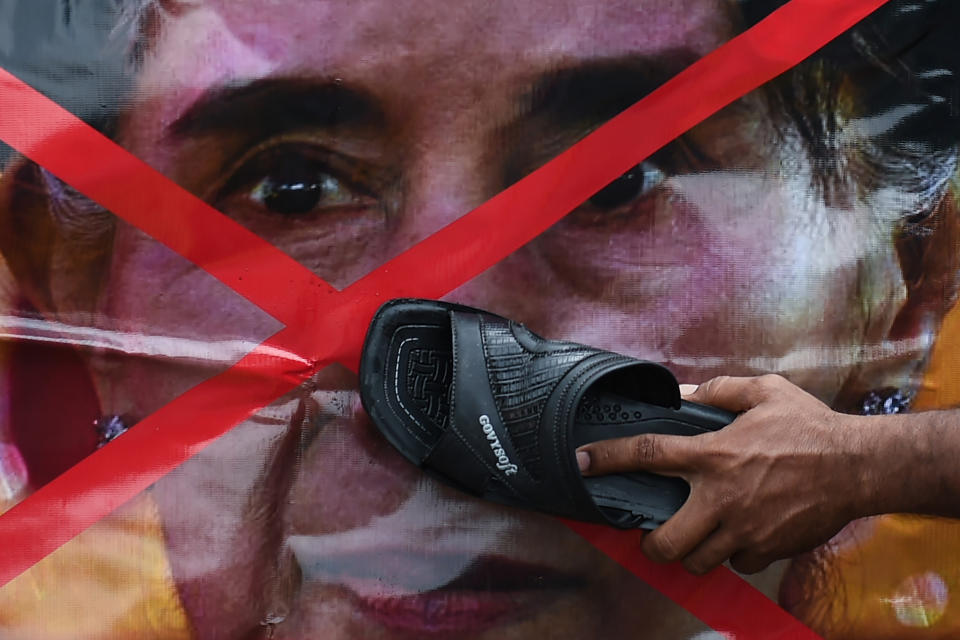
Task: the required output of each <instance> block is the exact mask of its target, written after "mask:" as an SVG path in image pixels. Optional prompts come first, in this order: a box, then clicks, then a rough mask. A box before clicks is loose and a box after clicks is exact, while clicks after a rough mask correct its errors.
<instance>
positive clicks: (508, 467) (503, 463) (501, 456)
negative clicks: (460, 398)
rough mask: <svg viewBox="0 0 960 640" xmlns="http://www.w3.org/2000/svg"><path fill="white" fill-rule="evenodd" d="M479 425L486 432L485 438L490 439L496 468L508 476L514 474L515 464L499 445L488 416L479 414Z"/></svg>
mask: <svg viewBox="0 0 960 640" xmlns="http://www.w3.org/2000/svg"><path fill="white" fill-rule="evenodd" d="M480 426H482V427H483V433H484V434H486V436H487V440H489V441H490V448H491V449H493V455H495V456H497V469H500V470H501V471H503V473H504V474H506V475H508V476H512V475H514V474H515V473H516V472H517V465H515V464H513V463H512V462H510V458H508V457H507V452H506V451H504V450H503V447H502V446H500V438H498V437H497V434H496V432H495V431H494V430H493V425H492V424H490V418H488V417H487V416H486V415H482V416H480Z"/></svg>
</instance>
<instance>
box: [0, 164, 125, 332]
mask: <svg viewBox="0 0 960 640" xmlns="http://www.w3.org/2000/svg"><path fill="white" fill-rule="evenodd" d="M54 185H56V189H57V190H58V191H59V193H52V192H51V191H52V190H53V189H54ZM71 202H81V203H83V205H84V206H83V207H81V208H82V209H83V210H85V211H88V212H89V211H91V210H96V209H97V208H96V207H95V206H94V205H93V203H91V202H90V201H89V200H86V199H84V198H83V197H82V196H80V195H79V194H75V192H73V193H69V192H68V190H67V187H66V186H65V185H63V184H62V183H60V182H59V181H57V180H56V178H53V177H52V176H50V175H49V174H45V173H44V172H43V170H42V169H40V168H39V167H38V166H37V165H35V164H34V163H32V162H30V161H28V160H24V159H19V160H15V161H14V162H13V163H12V164H10V165H9V166H8V167H7V170H6V171H5V172H4V173H3V174H2V177H0V255H2V256H3V259H4V260H5V261H6V263H7V266H8V267H9V269H10V271H11V273H12V274H13V277H14V279H15V281H16V283H17V287H18V289H19V293H20V294H21V296H22V297H23V298H24V299H25V301H26V302H27V303H28V304H29V305H30V306H31V307H33V308H34V309H36V310H37V311H40V312H41V313H42V314H44V315H47V316H54V315H59V314H62V313H70V312H81V313H82V312H88V313H89V312H92V311H93V310H94V307H95V304H96V300H97V298H98V296H99V292H100V287H101V285H102V282H103V280H104V276H105V274H106V267H107V260H108V259H109V250H110V244H111V242H112V236H113V231H112V224H108V225H105V224H104V222H103V220H104V219H107V220H109V219H110V216H109V214H107V213H105V212H103V210H102V209H100V210H99V211H98V213H97V214H96V215H95V218H96V219H92V220H90V222H91V224H92V225H93V226H94V227H96V228H95V229H91V228H89V227H88V226H87V225H86V222H87V221H86V220H85V219H84V218H83V216H81V215H75V216H72V217H71V216H69V215H58V212H59V214H63V212H64V211H65V210H66V209H69V208H70V207H71V206H72V205H71Z"/></svg>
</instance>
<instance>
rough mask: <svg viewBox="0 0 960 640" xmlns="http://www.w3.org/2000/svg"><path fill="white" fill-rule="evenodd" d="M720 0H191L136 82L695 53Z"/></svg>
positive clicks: (368, 74)
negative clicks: (520, 0)
mask: <svg viewBox="0 0 960 640" xmlns="http://www.w3.org/2000/svg"><path fill="white" fill-rule="evenodd" d="M727 2H728V0H609V1H604V2H584V1H583V0H527V1H525V2H516V1H515V0H509V1H507V0H457V1H456V2H451V1H449V0H405V1H400V0H319V1H309V0H194V1H193V2H191V3H189V4H188V5H186V7H185V10H179V11H175V12H173V14H174V15H172V16H171V17H170V18H169V19H167V20H166V22H165V25H164V29H163V32H162V34H163V35H162V36H161V38H160V40H159V41H158V42H157V43H156V46H155V47H154V50H153V54H152V55H151V56H150V58H149V60H148V63H147V65H146V67H145V70H144V74H143V76H142V84H143V85H145V86H144V87H143V88H147V89H148V88H149V87H150V85H151V84H154V83H156V84H161V83H162V84H164V85H166V88H167V89H168V90H169V88H170V85H171V84H180V85H188V86H202V85H210V84H213V83H217V82H222V81H229V80H235V79H241V78H250V77H264V76H269V75H292V74H296V75H316V76H328V77H340V76H344V77H346V76H351V77H350V78H349V79H350V80H352V81H357V80H360V81H363V80H364V79H368V80H370V81H371V82H376V81H378V80H383V79H384V78H388V79H392V81H394V82H400V81H413V82H415V81H416V79H415V78H411V77H409V76H410V75H416V76H419V77H420V78H421V79H422V77H423V75H424V74H428V75H429V74H437V75H443V76H451V75H455V76H459V77H463V78H468V77H475V76H477V75H478V74H479V75H481V76H484V77H490V78H493V77H494V76H498V75H501V76H502V75H511V74H515V73H522V72H523V70H528V71H533V70H535V69H537V68H538V67H541V66H551V65H567V64H571V63H574V62H575V61H578V60H584V59H602V58H612V57H620V56H625V55H637V56H648V55H649V56H653V55H656V54H657V53H660V52H665V51H670V50H680V49H687V50H690V51H692V52H695V53H699V54H701V55H702V54H704V53H707V52H708V51H710V50H711V49H713V48H715V47H716V46H717V45H719V44H720V43H721V42H723V41H724V40H726V39H727V37H728V35H729V32H730V25H729V13H728V8H727ZM398 73H400V74H401V75H399V76H398V75H397V74H398ZM403 74H405V75H406V76H407V77H403ZM460 74H465V75H460Z"/></svg>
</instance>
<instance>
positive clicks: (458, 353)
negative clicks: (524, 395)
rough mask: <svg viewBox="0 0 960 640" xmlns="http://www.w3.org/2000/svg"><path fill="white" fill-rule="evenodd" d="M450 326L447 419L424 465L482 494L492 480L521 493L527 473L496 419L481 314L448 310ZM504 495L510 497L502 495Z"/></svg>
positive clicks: (496, 411)
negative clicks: (448, 414)
mask: <svg viewBox="0 0 960 640" xmlns="http://www.w3.org/2000/svg"><path fill="white" fill-rule="evenodd" d="M450 324H451V327H452V330H453V384H452V386H451V389H450V422H449V426H448V428H447V430H446V431H445V432H444V434H443V435H442V436H441V438H440V439H439V441H438V442H437V444H436V446H435V447H434V449H433V451H431V452H430V455H429V456H427V459H426V460H425V461H424V462H425V464H426V465H427V466H429V467H431V468H433V469H435V470H436V471H438V472H440V473H442V474H443V475H445V476H447V477H449V478H451V479H454V480H455V481H458V482H460V483H463V484H464V485H466V486H469V487H475V488H479V489H480V490H479V491H477V490H473V491H471V493H474V494H476V495H486V494H487V490H488V489H491V488H493V487H491V484H492V482H493V481H496V483H495V484H496V485H500V486H497V492H498V493H501V492H502V491H503V489H502V488H501V486H505V488H507V489H508V491H509V493H513V494H516V495H518V496H519V494H520V493H523V491H522V490H521V487H523V485H527V486H529V483H530V482H531V479H530V476H529V475H528V474H527V473H526V471H525V470H524V469H523V467H522V465H521V463H520V457H519V456H518V455H517V452H516V449H515V448H514V446H513V443H512V442H511V440H510V435H509V434H508V433H507V430H506V428H505V427H504V424H503V421H502V420H501V418H500V412H499V410H498V409H497V404H496V402H495V400H494V396H493V392H492V390H491V388H490V377H489V375H488V372H487V361H486V351H485V348H484V341H483V335H482V330H483V327H482V323H481V319H480V316H479V314H476V313H464V312H460V311H451V312H450ZM501 497H508V496H501Z"/></svg>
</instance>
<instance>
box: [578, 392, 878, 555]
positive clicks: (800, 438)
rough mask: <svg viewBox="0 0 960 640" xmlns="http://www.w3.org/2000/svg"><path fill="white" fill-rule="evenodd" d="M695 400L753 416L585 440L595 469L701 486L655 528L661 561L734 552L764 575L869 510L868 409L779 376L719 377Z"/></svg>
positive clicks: (653, 543) (590, 471) (652, 540)
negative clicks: (698, 431) (693, 432)
mask: <svg viewBox="0 0 960 640" xmlns="http://www.w3.org/2000/svg"><path fill="white" fill-rule="evenodd" d="M685 399H686V400H688V401H691V402H699V403H702V404H709V405H713V406H716V407H721V408H723V409H727V410H729V411H733V412H737V413H741V415H740V416H739V417H738V418H737V419H736V420H735V421H734V422H733V423H731V424H730V425H729V426H727V427H725V428H724V429H722V430H720V431H717V432H712V433H706V434H702V435H698V436H693V437H688V436H687V437H685V436H668V435H653V434H645V435H640V436H635V437H631V438H622V439H616V440H606V441H600V442H594V443H591V444H589V445H585V446H584V447H581V448H580V449H579V450H578V460H580V461H581V469H582V470H583V472H584V474H585V475H603V474H608V473H617V472H626V471H637V470H645V471H651V472H654V473H659V474H662V475H668V476H677V477H680V478H683V479H684V480H686V481H687V482H688V483H689V484H690V487H691V491H690V497H689V498H688V499H687V501H686V503H685V504H684V505H683V507H681V509H680V510H679V511H678V512H677V513H676V514H675V515H674V516H673V517H672V518H670V519H669V520H668V521H667V522H666V523H664V524H663V525H661V526H660V527H659V528H657V529H656V530H654V531H652V532H650V533H649V534H647V535H646V537H645V538H644V541H643V550H644V552H645V553H646V554H647V555H648V556H649V557H650V558H651V559H653V560H655V561H659V562H675V561H680V560H682V561H683V565H684V566H685V567H686V568H687V569H688V570H689V571H691V572H692V573H697V574H702V573H706V572H708V571H710V570H711V569H713V568H714V567H716V566H717V565H719V564H721V563H723V562H724V561H725V560H727V559H729V560H730V562H731V565H732V566H733V568H734V569H736V570H737V571H741V572H743V573H754V572H757V571H760V570H762V569H764V568H765V567H767V566H768V565H769V564H770V563H771V562H773V561H775V560H778V559H780V558H784V557H789V556H792V555H796V554H799V553H801V552H803V551H807V550H810V549H812V548H814V547H816V546H819V545H820V544H823V543H824V542H826V541H827V540H829V539H830V538H831V537H832V536H833V535H834V534H836V533H837V532H838V531H839V530H840V529H841V528H843V527H844V526H845V525H846V524H847V523H848V522H850V521H851V520H853V519H855V518H858V517H861V516H864V515H869V508H868V507H867V506H866V505H867V504H868V503H869V498H870V495H871V494H870V491H871V486H872V484H873V474H872V473H871V472H870V469H871V455H870V451H868V449H869V448H870V442H871V441H870V439H869V438H867V437H865V430H864V429H863V421H864V420H865V419H864V418H862V417H859V416H850V415H844V414H839V413H836V412H834V411H832V410H831V409H830V408H829V407H827V406H826V405H825V404H823V403H822V402H820V401H819V400H817V399H816V398H814V397H813V396H812V395H810V394H808V393H807V392H805V391H803V390H802V389H800V388H799V387H797V386H795V385H793V384H791V383H790V382H788V381H787V380H785V379H784V378H782V377H780V376H774V375H769V376H762V377H758V378H730V377H720V378H714V379H713V380H710V381H708V382H705V383H704V384H702V385H700V386H699V387H698V388H697V389H696V391H694V392H693V393H692V394H690V395H688V396H686V397H685ZM871 431H872V430H871ZM583 453H587V454H588V456H589V459H585V458H584V456H583V455H582V454H583ZM584 462H587V466H586V468H585V469H584ZM874 462H875V461H874Z"/></svg>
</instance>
